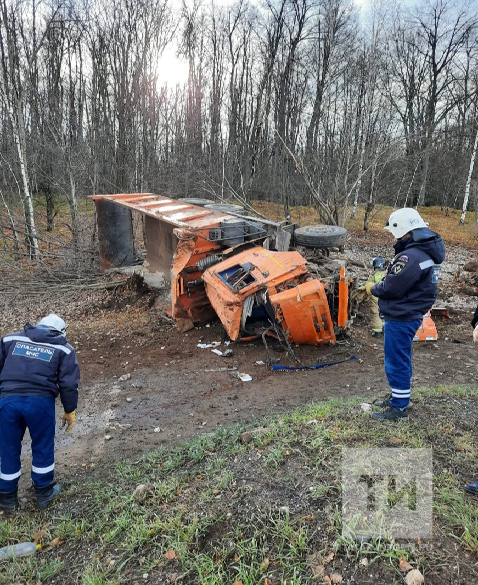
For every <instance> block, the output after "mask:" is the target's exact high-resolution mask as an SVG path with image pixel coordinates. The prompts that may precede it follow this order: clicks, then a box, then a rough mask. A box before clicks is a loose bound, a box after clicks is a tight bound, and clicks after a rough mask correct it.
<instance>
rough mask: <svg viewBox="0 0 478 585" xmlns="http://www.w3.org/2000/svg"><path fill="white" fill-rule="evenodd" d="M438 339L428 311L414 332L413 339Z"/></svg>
mask: <svg viewBox="0 0 478 585" xmlns="http://www.w3.org/2000/svg"><path fill="white" fill-rule="evenodd" d="M437 339H438V332H437V328H436V326H435V323H434V321H433V319H432V318H431V316H430V311H428V313H427V314H426V315H425V316H424V317H423V321H422V324H421V325H420V327H419V328H418V331H417V332H416V333H415V337H414V338H413V341H436V340H437Z"/></svg>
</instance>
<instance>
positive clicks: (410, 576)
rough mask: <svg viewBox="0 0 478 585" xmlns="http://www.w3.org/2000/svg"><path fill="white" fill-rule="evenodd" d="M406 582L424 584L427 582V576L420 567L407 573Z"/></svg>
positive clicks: (414, 584)
mask: <svg viewBox="0 0 478 585" xmlns="http://www.w3.org/2000/svg"><path fill="white" fill-rule="evenodd" d="M405 583H406V584H407V585H423V583H425V577H424V576H423V575H422V574H421V573H420V571H419V570H418V569H412V570H411V571H410V572H409V573H407V575H406V577H405Z"/></svg>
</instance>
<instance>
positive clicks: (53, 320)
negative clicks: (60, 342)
mask: <svg viewBox="0 0 478 585" xmlns="http://www.w3.org/2000/svg"><path fill="white" fill-rule="evenodd" d="M38 325H44V326H45V327H49V328H50V329H54V330H55V331H58V333H61V334H62V335H64V336H66V323H65V322H64V321H63V319H62V318H61V317H58V315H55V314H54V313H50V315H47V316H46V317H43V319H41V320H40V321H38Z"/></svg>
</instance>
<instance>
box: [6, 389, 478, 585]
mask: <svg viewBox="0 0 478 585" xmlns="http://www.w3.org/2000/svg"><path fill="white" fill-rule="evenodd" d="M415 397H416V406H414V409H413V410H414V416H413V417H411V420H410V422H409V423H398V424H392V425H390V424H377V423H375V422H372V420H371V419H370V418H369V416H368V415H367V414H366V413H364V412H363V411H362V410H361V409H360V399H359V398H357V399H350V400H347V401H345V402H344V401H342V400H329V401H327V402H323V403H319V404H316V405H311V406H310V407H308V408H305V409H301V410H297V411H294V412H291V413H290V414H288V415H286V416H282V417H278V418H274V419H270V420H267V421H259V422H258V423H257V424H258V426H257V427H256V430H255V431H253V432H252V433H251V435H252V440H251V441H250V442H243V441H242V440H240V438H239V434H240V431H241V429H239V428H238V429H236V430H235V431H227V432H226V431H218V432H217V433H216V434H214V435H211V436H210V437H207V438H202V439H198V440H194V441H190V442H187V443H185V444H183V445H181V446H180V447H178V448H176V449H173V450H162V451H159V452H155V453H151V454H150V455H149V456H147V457H146V458H144V459H143V460H141V461H138V462H134V463H132V462H129V463H128V462H124V463H119V464H118V465H117V466H116V467H115V468H114V469H113V468H112V469H104V468H101V469H94V470H89V471H85V472H84V475H83V477H80V478H78V479H77V481H76V482H75V483H74V484H71V485H69V486H65V487H66V490H65V493H64V495H63V496H62V498H61V501H62V502H63V505H62V506H55V507H54V508H52V509H51V510H47V511H43V512H39V511H37V510H36V509H35V508H34V507H33V505H32V504H30V503H29V504H27V505H26V507H25V509H24V510H23V511H22V512H21V513H20V514H18V515H15V516H12V517H11V518H8V519H6V520H2V521H1V522H0V544H2V545H4V544H7V543H14V542H17V541H24V540H34V539H36V540H37V541H39V542H41V544H42V547H43V548H42V551H40V552H39V553H38V554H37V555H36V556H34V557H29V558H27V559H18V560H17V561H10V562H8V563H5V564H4V566H3V567H2V569H3V570H2V571H0V583H38V582H41V583H44V582H49V577H50V576H53V575H56V576H57V582H61V583H82V584H84V585H95V584H100V583H118V584H119V583H135V582H148V583H168V582H173V583H174V582H181V583H208V584H217V585H219V584H232V583H236V584H237V585H238V584H240V583H242V584H243V585H247V584H249V585H257V584H259V583H264V584H265V583H268V584H270V585H272V584H275V583H284V584H285V583H289V584H292V583H295V584H299V583H316V582H318V583H321V582H323V578H322V576H321V575H322V574H323V573H324V574H329V575H333V574H335V575H341V576H342V577H343V582H344V583H350V582H351V579H352V576H355V582H358V583H362V584H363V583H368V582H370V583H400V582H402V577H401V573H400V570H399V562H400V559H407V560H408V561H409V562H410V564H411V565H412V566H413V567H414V568H418V569H420V570H421V571H422V572H423V573H425V574H426V575H427V582H428V583H448V582H450V583H451V582H452V581H451V580H450V581H448V580H446V570H447V569H446V567H451V565H456V566H460V572H461V574H462V575H467V577H466V580H465V581H463V582H466V583H471V582H477V580H478V572H475V573H473V570H474V571H476V568H474V569H473V567H472V563H471V562H470V560H469V559H470V555H471V557H473V556H474V555H475V554H476V553H477V552H478V506H477V505H476V501H473V498H467V497H465V496H464V494H463V489H462V487H463V483H464V482H465V481H466V480H469V479H471V478H470V477H469V474H470V469H476V460H477V456H478V444H477V442H476V436H475V435H474V425H475V421H476V415H477V413H478V390H477V389H476V388H475V389H473V388H438V389H435V390H429V389H427V390H425V389H423V390H421V391H416V392H415ZM463 412H466V413H467V415H466V416H463V414H462V413H463ZM343 447H392V448H396V449H397V454H398V453H400V450H401V449H402V448H419V447H432V448H433V461H434V463H433V464H434V497H433V505H434V515H435V518H434V538H433V540H432V541H430V542H420V541H416V540H412V541H397V540H393V539H391V538H389V536H388V535H387V533H386V530H385V531H384V532H383V533H382V534H381V535H380V537H377V538H374V539H373V540H372V541H371V542H368V543H362V544H360V543H358V542H357V541H355V540H354V539H352V538H350V537H348V536H344V535H343V534H342V526H341V505H342V502H341V472H342V467H341V453H342V448H343ZM397 456H398V455H397ZM138 486H143V487H142V488H139V489H137V488H138ZM475 561H476V559H475ZM402 562H403V561H402ZM144 575H147V577H144ZM370 575H372V576H373V577H372V580H371V581H369V580H368V579H369V578H370V577H369V576H370ZM437 575H439V576H440V579H438V578H437ZM331 578H332V577H331ZM333 578H335V579H338V577H333ZM177 579H179V580H178V581H176V580H177ZM450 579H451V577H450ZM325 582H327V581H325ZM457 582H458V581H457Z"/></svg>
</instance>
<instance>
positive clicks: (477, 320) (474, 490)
mask: <svg viewBox="0 0 478 585" xmlns="http://www.w3.org/2000/svg"><path fill="white" fill-rule="evenodd" d="M471 326H472V327H473V341H474V342H475V343H478V305H477V307H476V310H475V314H474V316H473V319H472V320H471ZM465 491H466V492H468V493H469V494H473V495H474V496H478V481H472V482H471V483H469V484H467V485H466V486H465Z"/></svg>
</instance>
